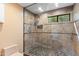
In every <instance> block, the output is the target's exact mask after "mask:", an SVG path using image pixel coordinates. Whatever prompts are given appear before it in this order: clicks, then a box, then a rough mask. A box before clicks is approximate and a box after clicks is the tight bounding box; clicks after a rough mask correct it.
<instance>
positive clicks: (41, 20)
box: [38, 6, 73, 24]
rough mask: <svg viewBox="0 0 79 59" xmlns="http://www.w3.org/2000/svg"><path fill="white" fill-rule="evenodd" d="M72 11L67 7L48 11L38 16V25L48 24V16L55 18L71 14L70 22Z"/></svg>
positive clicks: (71, 8)
mask: <svg viewBox="0 0 79 59" xmlns="http://www.w3.org/2000/svg"><path fill="white" fill-rule="evenodd" d="M72 11H73V7H72V6H69V7H65V8H60V9H57V10H52V11H48V12H46V13H43V14H40V17H39V18H38V19H39V24H47V23H48V16H55V15H61V14H68V13H70V14H71V18H70V19H71V20H72Z"/></svg>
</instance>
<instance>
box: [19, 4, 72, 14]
mask: <svg viewBox="0 0 79 59" xmlns="http://www.w3.org/2000/svg"><path fill="white" fill-rule="evenodd" d="M19 4H20V5H21V6H22V7H25V8H26V9H27V10H29V11H31V12H32V13H34V14H40V13H43V12H46V11H50V10H55V9H58V8H63V7H67V6H72V5H73V3H19Z"/></svg>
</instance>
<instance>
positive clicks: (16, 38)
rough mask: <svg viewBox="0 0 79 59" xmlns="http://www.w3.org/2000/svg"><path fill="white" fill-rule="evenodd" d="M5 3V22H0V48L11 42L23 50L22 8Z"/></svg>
mask: <svg viewBox="0 0 79 59" xmlns="http://www.w3.org/2000/svg"><path fill="white" fill-rule="evenodd" d="M4 5H5V18H4V19H5V22H4V23H3V24H0V48H4V47H7V46H10V45H13V44H17V45H18V50H19V51H20V52H23V8H22V7H21V6H20V5H18V4H12V3H11V4H8V3H7V4H4Z"/></svg>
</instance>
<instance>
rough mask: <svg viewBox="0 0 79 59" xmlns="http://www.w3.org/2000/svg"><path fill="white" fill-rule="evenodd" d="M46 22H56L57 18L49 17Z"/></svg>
mask: <svg viewBox="0 0 79 59" xmlns="http://www.w3.org/2000/svg"><path fill="white" fill-rule="evenodd" d="M48 22H57V17H56V16H49V17H48Z"/></svg>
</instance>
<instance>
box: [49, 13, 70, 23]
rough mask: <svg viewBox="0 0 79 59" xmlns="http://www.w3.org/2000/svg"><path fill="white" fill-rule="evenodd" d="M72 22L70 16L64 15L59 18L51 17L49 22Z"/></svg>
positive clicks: (58, 16)
mask: <svg viewBox="0 0 79 59" xmlns="http://www.w3.org/2000/svg"><path fill="white" fill-rule="evenodd" d="M67 21H70V14H63V15H57V16H49V17H48V22H49V23H52V22H67Z"/></svg>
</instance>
